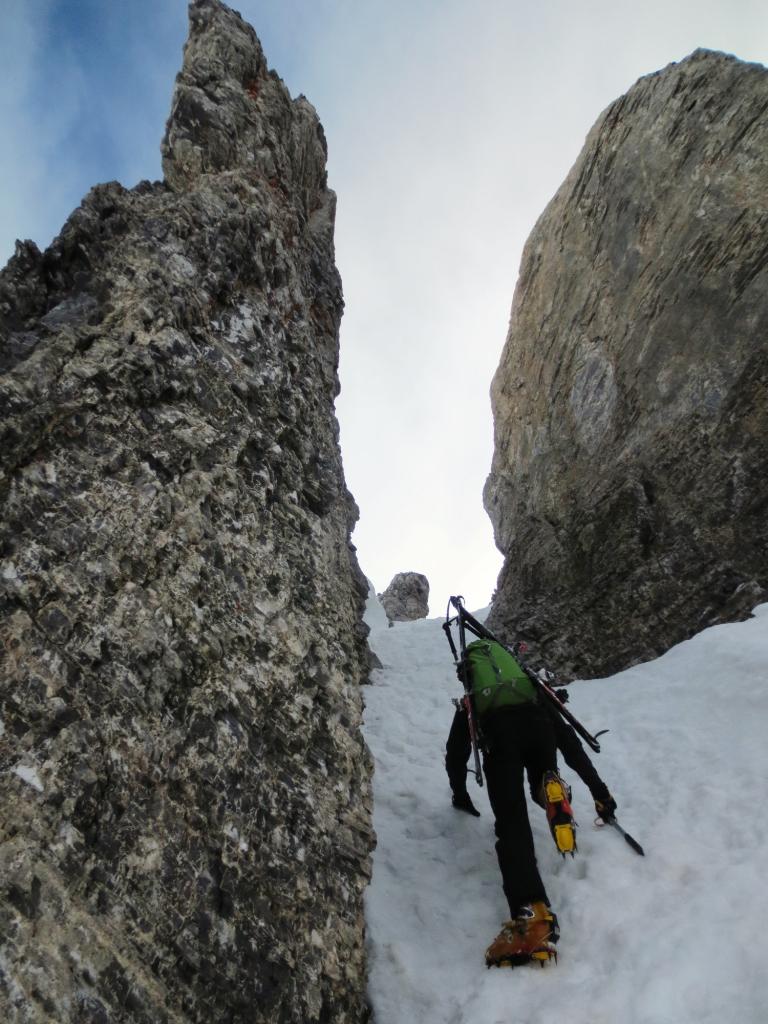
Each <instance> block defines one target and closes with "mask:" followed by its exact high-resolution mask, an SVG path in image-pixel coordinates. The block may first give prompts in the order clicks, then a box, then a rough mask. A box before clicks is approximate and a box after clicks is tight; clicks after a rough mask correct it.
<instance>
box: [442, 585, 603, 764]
mask: <svg viewBox="0 0 768 1024" xmlns="http://www.w3.org/2000/svg"><path fill="white" fill-rule="evenodd" d="M453 600H454V598H451V601H453ZM457 608H458V609H459V619H460V620H461V619H463V620H464V622H465V624H466V625H467V626H468V628H469V629H470V630H471V632H473V633H474V634H475V636H478V637H480V639H481V640H491V641H492V642H493V643H497V644H501V646H502V647H503V648H504V650H505V651H508V652H509V654H511V655H512V657H513V658H514V659H515V660H516V661H517V663H518V665H519V666H520V668H521V669H522V670H523V672H525V674H526V675H527V676H528V678H529V679H530V680H531V682H532V683H533V685H534V686H535V687H536V689H537V690H538V691H539V692H540V693H542V694H543V695H544V696H545V697H546V699H547V700H548V701H549V703H550V704H551V705H552V706H553V707H554V709H555V710H556V711H557V712H558V714H559V715H560V716H561V717H562V718H564V719H565V720H566V722H568V723H569V724H570V725H572V726H573V728H574V729H575V730H576V732H577V733H578V734H579V736H581V738H582V739H583V740H584V741H585V742H586V743H588V744H589V746H590V747H591V748H592V750H594V751H595V753H598V754H599V753H600V744H599V743H598V741H597V737H598V736H602V735H603V733H604V732H607V731H608V730H607V729H603V730H602V731H601V732H599V733H597V735H596V736H593V735H592V733H590V732H588V731H587V730H586V729H585V728H584V726H583V725H582V724H581V722H580V721H579V720H578V718H576V716H575V715H574V714H572V713H571V711H570V710H569V709H568V708H567V707H566V706H565V704H563V702H562V701H561V700H560V698H559V697H558V696H557V694H556V693H555V691H554V690H553V689H552V687H551V686H550V685H549V684H548V683H545V682H544V680H543V679H541V677H540V676H538V675H537V674H536V672H534V671H533V669H532V668H531V667H530V666H529V665H527V664H526V663H525V662H524V661H523V659H522V658H521V657H520V654H519V652H516V651H515V649H514V648H513V647H508V646H507V645H506V644H503V643H501V640H499V638H498V637H496V636H494V635H493V633H492V632H491V631H490V630H489V629H486V628H485V626H484V625H483V624H482V623H481V622H478V621H477V619H476V618H475V617H474V615H470V614H469V612H468V611H466V610H465V609H464V608H463V607H461V605H457ZM460 628H461V627H460Z"/></svg>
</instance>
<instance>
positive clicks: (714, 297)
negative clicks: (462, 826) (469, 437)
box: [485, 50, 768, 675]
mask: <svg viewBox="0 0 768 1024" xmlns="http://www.w3.org/2000/svg"><path fill="white" fill-rule="evenodd" d="M767 112H768V71H766V69H765V68H764V67H762V66H761V65H750V64H744V63H742V62H741V61H738V60H736V59H735V58H734V57H728V56H725V55H723V54H717V53H712V52H708V51H703V50H699V51H696V53H694V54H692V55H691V56H690V57H689V58H687V59H686V60H684V61H682V62H681V63H679V64H673V65H670V66H669V67H667V68H665V69H664V70H663V71H661V72H659V73H657V74H654V75H650V76H649V77H647V78H643V79H641V80H640V81H639V82H638V83H637V84H636V85H635V86H633V88H632V89H630V91H629V92H628V93H627V94H626V95H625V96H622V97H621V98H620V99H619V100H617V101H616V102H615V103H613V104H612V105H611V106H610V107H609V108H608V109H607V110H606V111H605V113H604V114H603V115H602V116H601V117H600V119H599V120H598V122H597V124H596V125H595V127H594V128H593V129H592V131H591V132H590V134H589V136H588V138H587V141H586V144H585V146H584V149H583V151H582V153H581V155H580V156H579V159H578V160H577V162H576V164H575V166H574V168H573V170H572V171H571V173H570V174H569V175H568V178H567V179H566V181H565V182H564V183H563V185H562V186H561V188H560V190H559V191H558V193H557V195H556V196H555V197H554V199H553V200H552V202H551V203H550V204H549V206H548V207H547V209H546V210H545V212H544V213H543V215H542V216H541V218H540V220H539V221H538V223H537V224H536V227H535V228H534V231H533V233H532V235H531V237H530V238H529V240H528V242H527V245H526V248H525V252H524V255H523V260H522V265H521V268H520V277H519V280H518V284H517V288H516V291H515V297H514V302H513V307H512V316H511V322H510V328H509V335H508V338H507V343H506V346H505V349H504V352H503V355H502V359H501V363H500V365H499V368H498V370H497V373H496V375H495V378H494V381H493V387H492V402H493V409H494V420H495V454H494V459H493V465H492V469H491V473H490V476H489V478H488V482H487V485H486V490H485V503H486V508H487V510H488V513H489V515H490V516H491V519H492V521H493V524H494V529H495V533H496V541H497V544H498V546H499V549H500V550H501V551H502V553H503V554H504V555H505V563H504V566H503V569H502V572H501V574H500V577H499V582H498V589H497V593H496V596H495V599H494V602H493V609H492V613H491V616H490V618H489V626H490V627H491V628H492V629H498V630H500V631H506V632H510V633H511V632H514V633H515V634H516V635H519V636H523V637H526V638H527V639H528V640H529V641H530V642H532V644H533V645H534V647H535V648H536V649H537V650H538V652H539V653H541V655H542V656H544V657H546V658H547V659H548V660H549V661H550V662H551V663H552V665H553V667H556V668H558V669H559V670H560V671H562V672H564V673H566V674H570V675H574V674H577V675H599V674H605V673H609V672H614V671H616V670H618V669H620V668H622V667H625V666H626V665H628V664H631V663H632V662H635V661H638V660H641V659H645V658H650V657H653V656H654V655H656V654H658V653H660V652H662V651H664V650H666V649H667V648H668V647H669V646H670V645H672V644H673V643H676V642H677V641H679V640H682V639H684V638H685V637H687V636H689V635H691V634H692V633H693V632H695V631H697V630H699V629H700V628H702V627H703V626H704V625H707V624H709V623H712V622H717V621H721V620H724V619H730V618H734V617H738V616H739V615H742V616H743V615H745V614H747V613H748V611H749V609H750V608H751V607H752V606H753V605H754V604H755V603H756V602H757V601H758V600H759V598H760V595H761V593H763V590H764V588H765V587H766V585H767V584H768V519H766V515H765V510H766V504H767V503H768V485H767V484H766V480H768V393H767V383H766V382H767V377H766V367H767V366H768V361H767V359H766V357H767V356H768V299H767V298H766V296H767V295H768V241H767V240H768V158H767V157H766V154H767V153H768V117H767V116H766V114H767Z"/></svg>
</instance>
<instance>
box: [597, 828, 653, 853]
mask: <svg viewBox="0 0 768 1024" xmlns="http://www.w3.org/2000/svg"><path fill="white" fill-rule="evenodd" d="M606 825H610V826H611V827H612V828H615V829H616V831H617V832H621V834H622V835H623V836H624V838H625V839H626V841H627V842H628V843H629V845H630V846H631V847H632V849H633V850H634V851H635V853H639V854H640V856H641V857H644V856H645V850H644V849H643V848H642V846H641V845H640V843H638V841H637V840H636V839H633V838H632V836H631V835H630V834H629V832H625V831H624V829H623V828H622V827H621V825H620V824H619V823H618V821H616V819H615V818H608V820H607V821H606Z"/></svg>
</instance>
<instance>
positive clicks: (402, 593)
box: [379, 572, 429, 622]
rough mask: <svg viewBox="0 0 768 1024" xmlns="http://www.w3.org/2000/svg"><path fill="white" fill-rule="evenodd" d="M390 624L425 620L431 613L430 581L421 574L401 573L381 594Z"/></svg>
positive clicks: (393, 578)
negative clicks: (429, 612)
mask: <svg viewBox="0 0 768 1024" xmlns="http://www.w3.org/2000/svg"><path fill="white" fill-rule="evenodd" d="M379 600H380V601H381V603H382V605H383V607H384V611H385V612H386V613H387V618H388V619H389V620H390V622H406V621H409V620H411V619H425V618H426V617H427V613H428V611H429V580H428V579H427V577H426V576H424V575H423V574H422V573H420V572H399V573H397V574H396V575H395V576H393V577H392V582H391V583H390V584H389V586H388V587H387V589H386V590H385V591H384V593H383V594H379Z"/></svg>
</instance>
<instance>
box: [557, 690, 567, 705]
mask: <svg viewBox="0 0 768 1024" xmlns="http://www.w3.org/2000/svg"><path fill="white" fill-rule="evenodd" d="M555 695H556V696H557V697H559V698H560V702H561V704H567V703H568V698H569V697H570V694H569V693H568V691H567V690H562V689H561V690H555Z"/></svg>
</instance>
